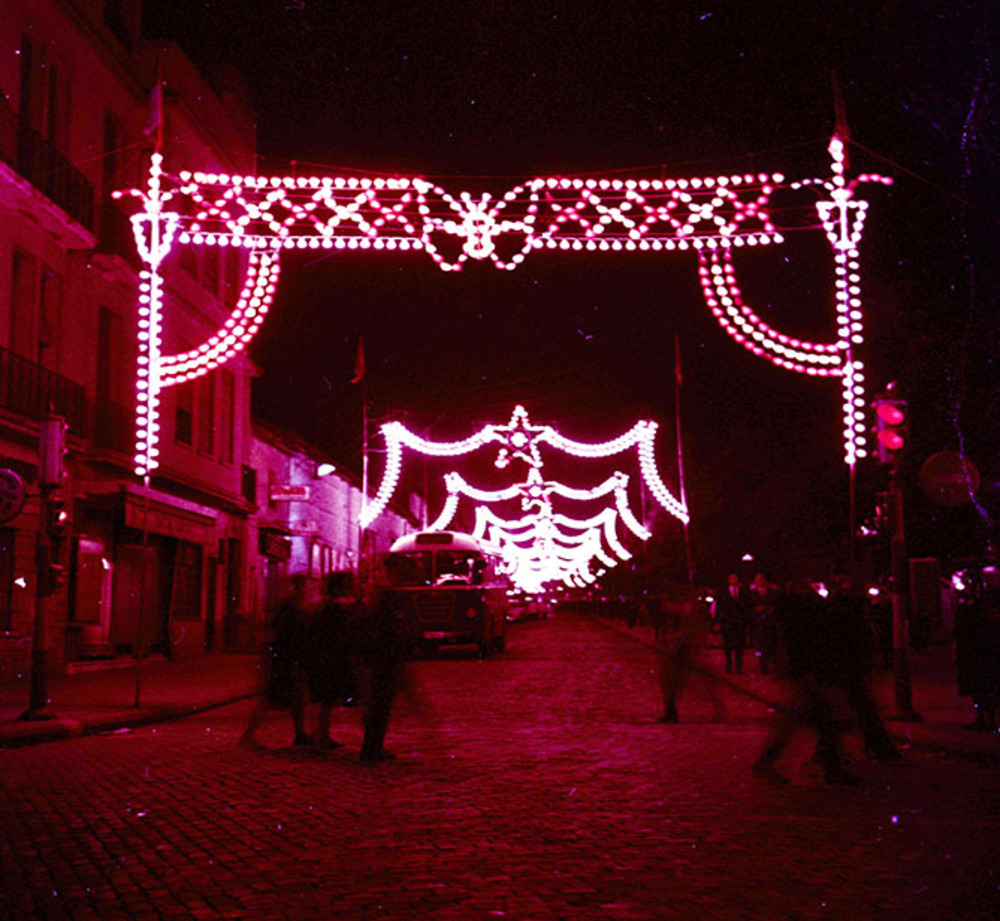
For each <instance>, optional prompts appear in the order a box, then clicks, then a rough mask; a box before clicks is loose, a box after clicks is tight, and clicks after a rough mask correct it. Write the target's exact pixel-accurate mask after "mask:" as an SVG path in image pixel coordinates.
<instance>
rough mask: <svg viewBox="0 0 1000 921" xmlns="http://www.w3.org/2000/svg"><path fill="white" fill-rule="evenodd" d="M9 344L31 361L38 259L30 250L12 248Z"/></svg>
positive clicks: (14, 350)
mask: <svg viewBox="0 0 1000 921" xmlns="http://www.w3.org/2000/svg"><path fill="white" fill-rule="evenodd" d="M11 289H12V291H11V293H12V297H11V311H10V340H9V341H10V348H11V351H12V352H16V353H17V354H18V355H20V356H21V357H22V358H28V359H30V360H31V361H34V360H35V359H36V358H37V357H38V356H37V354H36V341H35V305H36V302H37V291H38V261H37V260H36V259H35V257H34V256H32V255H31V253H25V252H23V251H22V250H17V249H15V250H14V264H13V277H12V279H11Z"/></svg>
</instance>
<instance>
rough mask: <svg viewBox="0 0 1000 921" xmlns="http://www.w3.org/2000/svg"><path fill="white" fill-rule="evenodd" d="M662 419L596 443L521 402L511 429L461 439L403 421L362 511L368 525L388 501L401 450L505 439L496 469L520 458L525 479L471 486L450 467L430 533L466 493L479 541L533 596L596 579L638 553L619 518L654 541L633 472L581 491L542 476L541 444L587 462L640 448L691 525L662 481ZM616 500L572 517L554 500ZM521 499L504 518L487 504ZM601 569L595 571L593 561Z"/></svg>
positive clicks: (389, 426)
mask: <svg viewBox="0 0 1000 921" xmlns="http://www.w3.org/2000/svg"><path fill="white" fill-rule="evenodd" d="M656 430H657V425H656V423H655V422H649V421H640V422H637V423H636V424H635V425H634V426H633V427H632V428H631V429H630V430H629V431H627V432H626V433H625V434H624V435H621V436H619V437H618V438H615V439H612V440H611V441H606V442H602V443H599V444H587V443H584V442H579V441H573V440H571V439H569V438H566V437H565V436H564V435H562V434H560V433H559V432H558V431H556V430H555V429H554V428H552V427H551V426H548V425H533V424H532V423H531V420H530V419H529V417H528V412H527V410H525V408H524V407H523V406H517V407H515V409H514V412H513V413H512V415H511V417H510V422H508V423H507V424H506V425H487V426H484V427H483V428H482V429H480V430H479V431H478V432H477V433H476V434H474V435H472V436H471V437H469V438H466V439H464V440H463V441H450V442H441V441H428V440H427V439H424V438H421V437H420V436H419V435H415V434H414V433H413V432H411V431H409V429H407V428H406V427H405V426H403V425H402V424H401V423H399V422H388V423H386V424H385V425H383V426H382V435H383V437H384V438H385V443H386V462H385V471H384V473H383V477H382V483H381V485H380V486H379V489H378V492H377V493H376V495H375V497H374V498H373V500H372V501H371V503H370V504H368V505H367V507H366V508H365V510H364V512H363V517H362V521H361V524H362V527H367V526H368V525H369V524H370V523H371V522H372V521H374V520H375V518H377V517H378V516H379V515H380V514H381V512H382V510H383V509H384V508H385V507H386V505H387V504H388V503H389V502H390V501H391V499H392V496H393V493H394V492H395V490H396V486H397V485H398V483H399V478H400V475H401V473H402V465H403V449H404V448H409V449H410V450H412V451H416V452H417V453H419V454H423V455H425V456H429V457H441V458H450V457H461V456H464V455H467V454H471V453H472V452H474V451H477V450H479V449H481V448H484V447H489V446H491V445H498V446H499V450H498V453H497V457H496V460H495V464H496V466H497V467H498V468H501V469H502V468H506V467H508V466H509V465H510V464H511V463H512V462H513V461H520V462H521V463H522V464H524V465H525V466H526V467H527V475H526V477H525V479H524V481H523V482H519V483H514V484H511V485H510V486H507V487H504V488H503V489H498V490H484V489H478V488H476V487H474V486H470V485H469V484H468V483H467V482H466V481H465V480H464V479H463V478H462V476H461V475H460V474H459V473H457V472H455V471H452V472H450V473H448V474H446V475H445V478H444V481H445V486H446V487H447V491H448V497H447V499H446V500H445V503H444V507H443V509H442V511H441V514H440V515H439V516H438V518H437V519H436V520H435V521H434V522H433V523H432V524H431V526H430V527H431V529H432V530H441V529H444V528H447V527H448V525H449V524H450V523H451V521H452V519H453V518H454V516H455V514H456V512H457V511H458V508H459V504H460V501H461V499H462V497H465V498H467V499H470V500H472V501H473V502H476V503H478V504H477V505H476V507H475V522H476V523H475V528H474V530H473V534H474V536H475V537H478V538H481V539H483V540H485V541H486V542H487V543H488V544H490V545H491V546H492V547H493V548H494V549H495V550H496V551H497V552H499V553H500V554H501V555H502V557H503V559H504V561H505V564H506V568H507V571H508V573H509V574H510V577H511V579H512V580H513V581H514V583H515V584H517V585H519V586H520V587H521V588H523V589H525V590H526V591H530V592H537V591H539V590H540V589H541V588H542V586H543V585H544V584H545V583H547V582H552V581H563V582H565V583H567V584H570V585H585V584H587V583H589V582H593V581H594V579H595V578H597V577H598V576H599V575H601V574H602V573H603V571H604V569H607V568H610V567H611V566H614V565H616V564H617V563H618V562H620V561H621V560H627V559H629V558H630V557H631V554H630V553H629V551H628V550H627V549H626V548H625V546H624V545H623V544H622V542H621V540H620V539H619V536H618V529H617V525H618V522H619V521H621V522H622V524H623V525H624V526H625V527H626V528H627V529H628V531H630V532H631V533H632V534H634V535H635V536H636V537H638V538H639V539H641V540H648V539H649V537H650V532H649V530H648V529H647V528H646V527H645V526H644V525H643V524H642V523H641V522H640V521H639V520H638V519H637V518H636V516H635V514H634V513H633V512H632V509H631V506H630V504H629V497H628V483H629V478H628V476H627V475H626V474H624V473H622V472H621V471H615V472H614V473H613V474H612V475H611V476H610V477H609V478H608V479H606V480H605V481H604V482H603V483H601V484H600V485H599V486H596V487H594V488H591V489H578V488H575V487H571V486H566V485H565V484H563V483H559V482H557V481H554V480H552V481H550V480H545V479H544V478H543V477H542V472H541V471H542V467H543V466H544V461H543V460H542V456H541V451H540V447H541V446H542V445H548V446H549V447H551V448H554V449H556V450H558V451H560V452H562V453H564V454H568V455H570V456H572V457H575V458H578V459H581V460H592V459H596V458H606V457H614V456H616V455H619V454H624V453H626V452H628V451H631V450H633V449H634V450H635V452H636V455H637V458H638V461H639V470H640V473H641V475H642V482H643V484H644V486H645V488H646V489H647V490H648V491H649V493H650V495H652V496H653V498H654V499H655V500H656V502H657V503H658V504H659V505H660V506H662V507H663V508H664V509H665V510H666V511H668V512H669V513H670V514H671V515H673V516H674V517H675V518H678V519H679V520H681V521H683V522H685V523H686V522H687V521H688V512H687V509H686V508H685V506H684V505H683V503H681V502H680V501H679V500H678V499H676V498H675V497H674V496H673V495H672V494H671V492H670V490H669V489H667V487H666V486H665V485H664V484H663V481H662V480H661V479H660V475H659V473H658V472H657V469H656V464H655V457H654V441H655V438H656ZM609 496H610V497H612V498H613V502H614V505H610V504H606V505H605V506H604V508H602V509H601V510H600V511H599V512H598V513H597V514H593V515H589V516H587V517H584V518H575V517H572V516H571V515H569V514H566V513H565V512H557V511H556V509H555V505H554V500H555V499H557V498H558V499H560V500H565V501H570V502H587V503H593V502H595V501H600V500H602V499H604V500H605V502H607V498H606V497H609ZM518 500H519V502H520V511H521V512H523V513H524V514H523V515H521V516H520V517H518V518H514V519H507V518H503V517H501V516H500V515H499V514H498V513H496V512H494V511H493V510H492V509H491V508H490V507H489V506H491V505H493V504H497V503H504V502H512V501H518ZM595 565H597V566H599V567H600V568H598V569H597V570H596V571H595V569H594V566H595Z"/></svg>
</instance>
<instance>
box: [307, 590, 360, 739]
mask: <svg viewBox="0 0 1000 921" xmlns="http://www.w3.org/2000/svg"><path fill="white" fill-rule="evenodd" d="M360 606H361V602H360V600H359V599H358V596H357V591H356V580H355V577H354V573H353V572H349V571H338V572H331V573H329V574H328V575H327V576H326V579H325V581H324V598H323V601H322V603H321V604H320V606H319V610H318V611H317V612H316V616H315V618H314V619H313V621H312V624H311V626H310V629H309V637H308V669H307V677H308V684H309V695H310V697H311V699H312V701H313V703H318V704H319V714H318V717H317V723H316V733H315V745H316V747H317V748H339V747H340V744H341V743H340V742H337V741H335V740H334V739H332V738H331V737H330V722H331V719H332V715H333V708H334V707H335V706H336V705H338V704H346V703H347V702H348V701H349V700H351V699H356V696H357V676H356V674H355V669H354V657H353V650H352V648H351V638H352V629H353V625H354V624H355V623H356V622H357V621H358V620H359V619H360V611H359V608H360Z"/></svg>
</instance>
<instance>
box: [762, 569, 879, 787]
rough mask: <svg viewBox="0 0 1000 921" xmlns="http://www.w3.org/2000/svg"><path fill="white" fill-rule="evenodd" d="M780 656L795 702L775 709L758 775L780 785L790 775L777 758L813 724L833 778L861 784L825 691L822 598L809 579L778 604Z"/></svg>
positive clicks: (821, 758)
mask: <svg viewBox="0 0 1000 921" xmlns="http://www.w3.org/2000/svg"><path fill="white" fill-rule="evenodd" d="M775 611H776V615H777V622H778V644H779V650H778V662H779V664H780V670H781V671H782V672H783V674H784V675H785V676H786V677H787V679H788V681H789V684H790V686H791V689H792V691H793V701H792V704H791V706H789V707H784V708H780V709H778V710H776V711H775V717H774V722H773V723H772V725H771V730H770V733H769V734H768V738H767V741H766V742H765V743H764V748H763V750H762V751H761V753H760V756H759V757H758V758H757V760H756V761H755V762H754V766H753V774H754V776H755V777H757V778H759V779H761V780H763V781H766V782H767V783H772V784H776V785H781V786H784V785H787V784H789V783H791V781H790V780H789V779H788V778H787V777H785V775H784V774H781V773H780V772H779V771H778V769H777V761H778V759H779V758H780V757H781V755H782V754H783V753H784V751H785V749H787V748H788V745H789V744H790V743H791V741H792V739H793V738H794V737H795V734H796V733H797V732H798V731H799V729H801V728H803V727H808V728H810V729H812V730H813V731H814V732H815V733H816V735H817V743H816V752H815V755H814V759H815V760H816V761H817V762H819V764H820V766H821V767H822V768H823V776H824V779H825V780H826V782H827V783H828V784H846V785H856V784H858V783H860V779H859V778H857V777H855V776H854V775H853V774H850V773H849V772H848V771H847V770H846V768H845V767H844V762H843V756H842V750H841V745H840V730H839V728H838V726H837V723H836V721H835V719H834V712H833V707H832V706H831V705H830V700H829V698H828V697H827V695H826V694H825V693H824V689H823V678H824V675H825V668H826V666H825V665H824V664H823V659H824V656H825V652H826V650H825V648H824V646H825V643H824V640H823V638H822V630H823V616H824V612H823V599H822V598H821V597H820V596H819V594H818V593H817V592H816V591H815V590H814V589H813V588H812V586H811V585H810V584H809V583H807V582H806V583H792V584H790V585H789V586H788V588H787V589H786V591H785V592H784V593H783V594H782V595H781V596H780V597H779V599H778V602H777V605H776V609H775Z"/></svg>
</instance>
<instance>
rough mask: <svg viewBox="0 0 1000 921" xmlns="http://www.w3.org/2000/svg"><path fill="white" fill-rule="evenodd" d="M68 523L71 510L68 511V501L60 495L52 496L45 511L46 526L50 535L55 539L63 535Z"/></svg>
mask: <svg viewBox="0 0 1000 921" xmlns="http://www.w3.org/2000/svg"><path fill="white" fill-rule="evenodd" d="M68 523H69V512H67V511H66V503H65V502H63V500H62V499H60V498H59V497H58V496H52V497H51V498H50V499H49V500H48V505H47V507H46V511H45V527H46V529H47V530H48V532H49V536H50V537H51V538H53V539H54V540H58V539H59V538H60V537H63V536H64V535H65V533H66V525H67V524H68Z"/></svg>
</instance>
